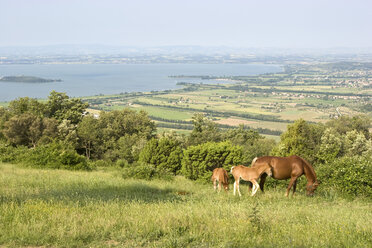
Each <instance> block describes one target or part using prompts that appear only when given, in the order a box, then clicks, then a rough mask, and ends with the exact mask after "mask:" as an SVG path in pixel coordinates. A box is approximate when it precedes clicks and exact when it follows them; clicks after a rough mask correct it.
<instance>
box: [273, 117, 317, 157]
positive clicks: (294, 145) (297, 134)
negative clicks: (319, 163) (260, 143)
mask: <svg viewBox="0 0 372 248" xmlns="http://www.w3.org/2000/svg"><path fill="white" fill-rule="evenodd" d="M323 130H324V127H323V125H321V124H309V123H307V122H306V121H305V120H303V119H299V120H297V121H295V122H294V123H293V124H291V125H288V127H287V131H285V132H284V133H283V134H282V135H281V136H280V142H279V144H278V146H277V147H275V148H274V150H273V154H274V155H278V156H290V155H298V156H300V157H303V158H304V159H306V160H308V161H310V162H311V163H312V162H314V161H315V159H316V157H317V154H318V149H319V144H320V143H321V142H320V140H321V136H322V134H323Z"/></svg>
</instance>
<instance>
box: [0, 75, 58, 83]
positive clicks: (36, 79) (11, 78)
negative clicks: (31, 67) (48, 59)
mask: <svg viewBox="0 0 372 248" xmlns="http://www.w3.org/2000/svg"><path fill="white" fill-rule="evenodd" d="M0 82H22V83H51V82H62V80H61V79H45V78H40V77H33V76H4V77H0Z"/></svg>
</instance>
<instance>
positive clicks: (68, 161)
mask: <svg viewBox="0 0 372 248" xmlns="http://www.w3.org/2000/svg"><path fill="white" fill-rule="evenodd" d="M22 162H25V163H26V164H27V165H29V166H31V167H38V168H52V169H69V170H89V169H90V167H89V166H88V163H87V160H86V158H85V157H84V156H82V155H79V154H77V153H76V151H75V150H74V149H73V148H72V147H70V146H68V145H66V144H63V143H62V142H53V143H50V144H48V145H42V146H38V147H36V148H35V149H29V150H28V156H27V158H25V159H23V161H22Z"/></svg>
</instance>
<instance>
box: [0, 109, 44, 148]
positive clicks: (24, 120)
mask: <svg viewBox="0 0 372 248" xmlns="http://www.w3.org/2000/svg"><path fill="white" fill-rule="evenodd" d="M42 131H43V130H42V120H41V118H40V117H37V116H35V115H33V114H30V113H24V114H21V115H16V116H13V117H12V118H10V119H9V121H7V122H5V124H4V130H3V133H4V135H5V137H6V138H7V140H8V141H9V142H10V143H11V144H13V145H25V146H33V147H35V146H36V143H37V141H38V140H39V139H40V138H41V136H42Z"/></svg>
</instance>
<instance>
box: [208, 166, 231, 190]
mask: <svg viewBox="0 0 372 248" xmlns="http://www.w3.org/2000/svg"><path fill="white" fill-rule="evenodd" d="M211 179H212V181H213V188H214V190H217V183H218V192H220V191H221V183H222V184H223V188H224V189H225V191H227V190H228V189H229V177H228V175H227V171H226V170H225V169H223V168H216V169H214V170H213V174H212V178H211Z"/></svg>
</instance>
